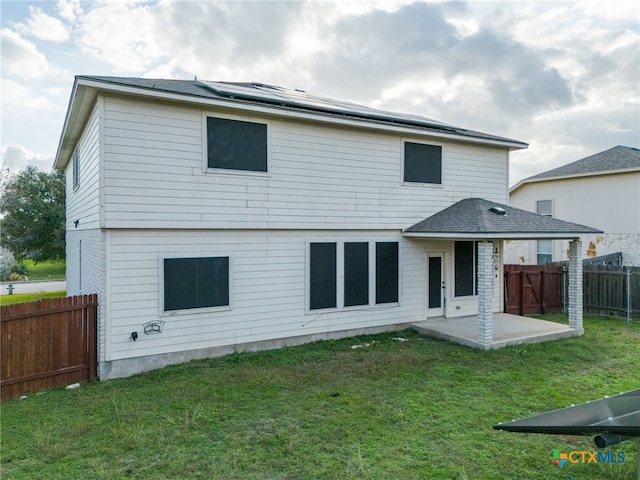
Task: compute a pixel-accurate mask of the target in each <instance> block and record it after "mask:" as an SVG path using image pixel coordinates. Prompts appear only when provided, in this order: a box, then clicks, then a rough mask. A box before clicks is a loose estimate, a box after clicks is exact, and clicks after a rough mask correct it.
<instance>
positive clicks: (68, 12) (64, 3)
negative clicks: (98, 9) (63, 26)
mask: <svg viewBox="0 0 640 480" xmlns="http://www.w3.org/2000/svg"><path fill="white" fill-rule="evenodd" d="M56 8H57V10H58V14H59V15H60V16H61V17H62V18H64V19H65V20H66V21H68V22H75V21H76V19H77V17H78V15H79V14H80V13H81V12H82V7H81V5H80V0H58V3H57V5H56Z"/></svg>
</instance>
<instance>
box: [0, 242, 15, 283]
mask: <svg viewBox="0 0 640 480" xmlns="http://www.w3.org/2000/svg"><path fill="white" fill-rule="evenodd" d="M15 264H16V259H15V257H14V256H13V253H11V252H10V251H9V250H7V249H6V248H4V247H0V280H1V281H5V280H7V279H8V278H9V274H10V273H11V269H12V268H13V267H14V265H15Z"/></svg>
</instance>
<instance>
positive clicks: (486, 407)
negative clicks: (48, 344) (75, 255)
mask: <svg viewBox="0 0 640 480" xmlns="http://www.w3.org/2000/svg"><path fill="white" fill-rule="evenodd" d="M553 318H554V319H558V320H559V321H565V319H564V318H563V317H553ZM585 329H586V334H585V335H584V336H583V337H579V338H572V339H567V340H562V341H557V342H550V343H542V344H534V345H522V346H516V347H509V348H505V349H501V350H495V351H479V350H473V349H470V348H467V347H464V346H460V345H455V344H452V343H448V342H444V341H439V340H434V339H428V338H423V337H420V336H418V335H417V334H415V333H414V332H412V331H404V332H401V333H389V334H380V335H375V336H367V337H357V338H351V339H345V340H338V341H325V342H317V343H313V344H309V345H304V346H300V347H291V348H283V349H280V350H274V351H267V352H256V353H236V354H233V355H229V356H227V357H223V358H218V359H210V360H201V361H194V362H191V363H188V364H184V365H177V366H172V367H168V368H165V369H163V370H158V371H154V372H151V373H147V374H143V375H138V376H135V377H131V378H127V379H117V380H112V381H108V382H102V383H100V382H98V383H94V384H85V385H83V386H82V387H81V388H80V389H77V390H64V389H56V390H52V391H49V392H46V393H43V394H35V395H29V396H28V398H27V399H25V400H11V401H7V402H5V403H3V405H2V478H3V479H23V478H24V479H27V478H29V479H31V478H48V479H58V478H59V479H63V478H64V479H66V478H85V479H103V478H104V479H107V478H109V479H125V478H127V479H145V478H154V479H155V478H158V479H172V478H181V479H283V480H284V479H312V478H313V479H315V478H318V479H391V478H402V479H404V480H408V479H425V478H426V479H429V478H433V479H533V480H536V479H549V478H552V479H553V478H558V479H559V478H562V479H576V480H577V479H632V478H635V469H636V453H635V452H636V446H635V444H634V443H633V442H629V441H627V442H623V443H622V444H619V445H617V446H613V447H609V450H612V451H614V452H618V451H623V452H624V455H625V458H626V462H625V463H622V464H567V465H565V466H564V467H563V468H562V469H559V467H557V466H555V465H553V464H552V463H551V461H550V458H551V456H552V455H553V450H554V449H558V450H560V452H562V453H569V452H571V451H574V450H575V451H581V450H586V451H593V450H595V447H594V445H593V441H592V440H593V439H592V438H591V437H575V436H556V435H536V434H516V433H504V432H498V431H495V430H493V429H492V426H493V425H494V424H496V423H498V422H500V421H506V420H510V419H512V418H519V417H526V416H529V415H533V414H537V413H542V412H545V411H547V410H551V409H556V408H561V407H565V406H568V405H570V404H572V403H581V402H585V401H588V400H592V399H597V398H601V397H602V396H603V395H611V394H616V393H619V392H622V391H627V390H631V389H635V388H638V383H639V378H640V376H639V370H640V367H639V365H640V348H638V347H639V345H640V324H638V323H631V324H627V323H625V322H623V321H617V320H605V319H602V318H594V317H589V318H586V319H585ZM398 336H401V337H404V338H406V339H407V340H408V341H406V342H401V341H398V340H395V339H394V338H395V337H398ZM364 342H368V343H370V344H371V345H370V346H369V347H363V348H359V349H355V350H354V349H352V348H351V346H352V345H354V344H363V343H364ZM374 342H375V343H374Z"/></svg>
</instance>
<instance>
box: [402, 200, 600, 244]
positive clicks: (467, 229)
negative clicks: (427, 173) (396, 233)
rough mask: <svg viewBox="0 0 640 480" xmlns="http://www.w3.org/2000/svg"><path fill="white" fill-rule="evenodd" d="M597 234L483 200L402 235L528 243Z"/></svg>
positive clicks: (449, 211)
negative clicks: (529, 241)
mask: <svg viewBox="0 0 640 480" xmlns="http://www.w3.org/2000/svg"><path fill="white" fill-rule="evenodd" d="M598 233H603V232H602V230H598V229H596V228H593V227H588V226H586V225H580V224H577V223H572V222H567V221H564V220H560V219H557V218H552V217H547V216H544V215H538V214H537V213H533V212H529V211H526V210H521V209H519V208H514V207H510V206H508V205H503V204H500V203H497V202H491V201H489V200H485V199H483V198H466V199H464V200H460V201H459V202H457V203H454V204H453V205H451V206H450V207H447V208H445V209H444V210H441V211H440V212H438V213H436V214H434V215H432V216H430V217H428V218H426V219H424V220H422V221H421V222H419V223H416V224H415V225H412V226H411V227H409V228H407V229H406V230H405V232H404V235H405V236H406V237H417V238H456V239H469V240H474V239H477V240H512V239H513V240H515V239H528V240H530V239H545V238H556V239H562V238H564V239H572V238H579V237H581V236H583V235H587V234H598Z"/></svg>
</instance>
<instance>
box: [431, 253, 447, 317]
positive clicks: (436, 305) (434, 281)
mask: <svg viewBox="0 0 640 480" xmlns="http://www.w3.org/2000/svg"><path fill="white" fill-rule="evenodd" d="M444 287H445V285H444V255H442V254H436V255H432V254H429V256H428V257H427V318H429V317H442V316H444V308H445V295H444Z"/></svg>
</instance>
